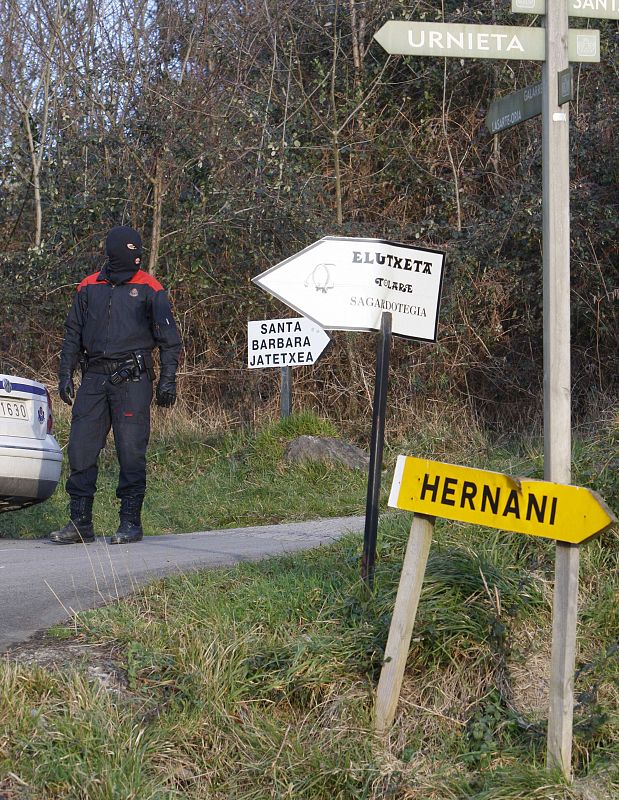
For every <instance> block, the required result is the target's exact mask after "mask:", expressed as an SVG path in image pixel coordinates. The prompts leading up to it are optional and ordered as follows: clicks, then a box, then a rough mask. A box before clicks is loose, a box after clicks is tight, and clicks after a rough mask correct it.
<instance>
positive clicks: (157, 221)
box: [148, 159, 165, 275]
mask: <svg viewBox="0 0 619 800" xmlns="http://www.w3.org/2000/svg"><path fill="white" fill-rule="evenodd" d="M152 184H153V228H152V235H151V241H150V255H149V257H148V272H149V273H150V274H151V275H154V273H155V270H156V269H157V261H158V260H159V242H160V240H161V217H162V213H163V198H164V195H165V191H164V188H163V168H162V166H161V161H160V159H157V163H156V165H155V175H154V177H153V178H152Z"/></svg>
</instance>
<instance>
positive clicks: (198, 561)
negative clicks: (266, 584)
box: [0, 517, 364, 652]
mask: <svg viewBox="0 0 619 800" xmlns="http://www.w3.org/2000/svg"><path fill="white" fill-rule="evenodd" d="M363 524H364V518H363V517H338V518H336V519H323V520H316V521H312V522H294V523H284V524H281V525H264V526H260V527H251V528H232V529H228V530H221V531H203V532H201V533H181V534H173V535H171V536H149V537H147V538H146V539H144V541H142V542H140V543H139V544H134V545H125V546H122V545H115V546H114V547H110V546H109V544H106V540H105V539H103V538H99V539H97V541H96V542H95V543H93V544H91V545H71V546H68V545H67V546H60V545H54V544H51V543H50V542H47V541H46V540H41V539H36V540H17V539H0V652H4V651H5V650H7V648H9V647H10V646H11V645H12V644H18V643H20V642H24V641H26V640H27V639H28V638H29V637H31V636H32V635H33V634H34V633H37V632H38V631H41V630H44V629H47V628H49V627H50V626H51V625H55V624H57V623H59V622H63V621H65V620H67V619H68V618H69V617H70V616H71V615H72V614H73V613H74V612H77V611H83V610H85V609H87V608H94V607H95V606H98V605H102V604H104V603H108V602H110V601H113V600H116V599H117V598H119V597H122V596H123V595H126V594H128V593H130V592H131V591H133V590H135V589H136V588H137V587H138V586H140V585H143V584H145V583H148V582H149V581H151V580H153V579H154V578H157V577H160V576H162V575H168V574H170V573H174V572H188V571H191V570H195V569H199V568H207V567H219V566H225V565H231V564H237V563H239V562H241V561H254V560H257V559H260V558H264V557H266V556H272V555H281V554H282V553H291V552H294V551H297V550H306V549H309V548H311V547H317V546H318V545H320V544H327V543H328V542H332V541H333V540H334V539H336V538H338V537H339V536H340V535H342V534H343V533H346V532H347V531H360V530H362V529H363Z"/></svg>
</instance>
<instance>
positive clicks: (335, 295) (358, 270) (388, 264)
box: [253, 236, 445, 342]
mask: <svg viewBox="0 0 619 800" xmlns="http://www.w3.org/2000/svg"><path fill="white" fill-rule="evenodd" d="M444 262H445V254H444V253H442V252H440V251H438V250H427V249H424V248H419V247H411V246H409V245H405V244H398V243H396V242H387V241H384V240H382V239H353V238H349V237H345V236H325V237H324V239H320V240H319V241H318V242H315V243H314V244H312V245H310V246H309V247H306V248H305V250H301V252H299V253H297V254H296V255H294V256H291V257H290V258H288V259H286V260H285V261H282V262H280V263H279V264H276V265H275V266H274V267H271V268H270V269H268V270H266V272H263V273H261V274H260V275H257V276H256V277H255V278H253V281H254V283H256V284H258V286H260V288H262V289H264V290H265V291H267V292H270V293H271V294H272V295H274V296H275V297H277V298H279V299H280V300H282V302H284V303H286V305H288V306H290V307H291V308H294V309H295V311H297V312H298V313H299V314H303V315H304V316H306V317H310V319H313V320H315V321H316V322H317V323H318V325H321V326H322V327H323V328H327V329H331V330H345V331H378V330H380V321H381V316H382V314H383V312H384V311H390V312H391V314H392V324H391V329H392V332H393V333H394V334H396V335H398V336H405V337H408V338H411V339H422V340H424V341H428V342H435V341H436V331H437V325H438V308H439V303H440V296H441V287H442V282H443V266H444Z"/></svg>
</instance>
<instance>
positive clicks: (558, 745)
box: [542, 0, 579, 779]
mask: <svg viewBox="0 0 619 800" xmlns="http://www.w3.org/2000/svg"><path fill="white" fill-rule="evenodd" d="M545 28H546V61H545V62H544V65H543V68H542V84H543V97H542V149H543V155H542V158H543V200H542V205H543V219H544V230H543V237H544V240H543V251H544V477H545V478H546V480H549V481H553V482H555V483H570V481H571V420H570V408H571V400H570V398H571V387H570V197H569V107H568V105H567V104H566V105H563V106H559V104H558V80H559V72H561V71H562V70H565V69H567V67H568V66H569V62H568V54H567V38H568V14H567V0H546V16H545ZM555 559H556V560H555V590H554V603H553V622H552V656H551V678H550V708H549V712H548V743H547V744H548V750H547V766H548V767H549V768H551V769H554V768H557V767H559V768H560V769H561V770H562V772H563V774H564V775H565V777H566V778H568V779H569V778H570V777H571V759H572V724H573V711H574V664H575V653H576V617H577V604H578V562H579V549H578V547H577V546H574V545H570V544H565V543H561V542H557V544H556V555H555Z"/></svg>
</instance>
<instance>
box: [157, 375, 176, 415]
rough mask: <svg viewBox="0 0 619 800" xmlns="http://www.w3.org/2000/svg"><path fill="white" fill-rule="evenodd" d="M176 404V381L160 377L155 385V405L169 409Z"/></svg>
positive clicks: (173, 378)
mask: <svg viewBox="0 0 619 800" xmlns="http://www.w3.org/2000/svg"><path fill="white" fill-rule="evenodd" d="M174 403H176V379H175V377H167V376H165V375H161V376H160V378H159V383H158V384H157V405H158V406H161V407H162V408H170V406H173V405H174Z"/></svg>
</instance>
